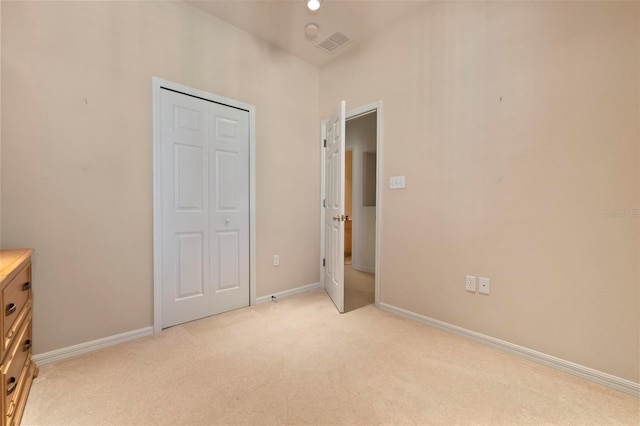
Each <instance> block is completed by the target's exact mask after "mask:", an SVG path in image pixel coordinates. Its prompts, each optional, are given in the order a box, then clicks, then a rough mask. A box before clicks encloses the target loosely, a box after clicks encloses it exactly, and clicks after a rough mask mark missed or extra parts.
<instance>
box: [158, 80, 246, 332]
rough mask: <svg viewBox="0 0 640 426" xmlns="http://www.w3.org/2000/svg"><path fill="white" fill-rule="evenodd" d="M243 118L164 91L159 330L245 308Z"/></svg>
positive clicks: (222, 107)
mask: <svg viewBox="0 0 640 426" xmlns="http://www.w3.org/2000/svg"><path fill="white" fill-rule="evenodd" d="M248 115H249V113H248V112H247V111H244V110H239V109H236V108H232V107H229V106H225V105H221V104H217V103H214V102H210V101H206V100H203V99H200V98H195V97H192V96H188V95H185V94H182V93H177V92H174V91H170V90H165V89H162V90H161V93H160V122H161V124H160V128H161V129H160V132H161V136H160V139H161V149H160V151H161V152H160V156H161V161H160V167H161V176H162V178H161V185H162V188H161V191H160V192H161V194H160V197H161V204H162V251H163V252H162V265H163V271H162V282H163V289H162V292H163V303H162V307H163V322H162V326H163V328H166V327H170V326H172V325H176V324H180V323H183V322H187V321H193V320H196V319H199V318H203V317H206V316H209V315H213V314H216V313H220V312H224V311H227V310H231V309H237V308H241V307H244V306H248V305H249V122H248Z"/></svg>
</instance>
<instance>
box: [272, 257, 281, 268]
mask: <svg viewBox="0 0 640 426" xmlns="http://www.w3.org/2000/svg"><path fill="white" fill-rule="evenodd" d="M273 266H280V255H279V254H274V255H273Z"/></svg>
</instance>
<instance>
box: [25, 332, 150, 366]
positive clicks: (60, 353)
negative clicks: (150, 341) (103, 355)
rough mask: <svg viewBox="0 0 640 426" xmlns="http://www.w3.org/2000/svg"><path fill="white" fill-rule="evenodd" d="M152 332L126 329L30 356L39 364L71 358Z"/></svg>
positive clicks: (148, 334)
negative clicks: (100, 337)
mask: <svg viewBox="0 0 640 426" xmlns="http://www.w3.org/2000/svg"><path fill="white" fill-rule="evenodd" d="M152 334H153V327H145V328H140V329H138V330H132V331H127V332H126V333H122V334H116V335H115V336H109V337H104V338H102V339H97V340H92V341H90V342H86V343H80V344H78V345H73V346H69V347H67V348H62V349H56V350H54V351H51V352H45V353H42V354H37V355H34V356H33V357H32V359H33V361H34V362H35V363H36V365H38V366H41V365H44V364H49V363H51V362H55V361H61V360H63V359H67V358H73V357H76V356H78V355H82V354H85V353H87V352H93V351H97V350H99V349H103V348H106V347H109V346H113V345H117V344H120V343H124V342H128V341H129V340H134V339H139V338H140V337H145V336H150V335H152Z"/></svg>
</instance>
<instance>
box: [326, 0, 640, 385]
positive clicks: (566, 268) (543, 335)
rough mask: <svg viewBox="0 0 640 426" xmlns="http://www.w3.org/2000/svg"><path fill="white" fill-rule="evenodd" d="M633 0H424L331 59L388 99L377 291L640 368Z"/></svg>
mask: <svg viewBox="0 0 640 426" xmlns="http://www.w3.org/2000/svg"><path fill="white" fill-rule="evenodd" d="M638 7H639V3H637V2H635V3H629V2H625V3H613V2H589V3H576V2H531V3H526V2H496V3H489V2H477V3H458V2H450V3H430V4H428V5H426V6H425V8H424V9H423V11H422V13H416V14H414V15H413V16H411V17H407V18H406V19H404V20H402V21H401V22H398V23H397V24H396V25H395V26H394V27H393V28H391V29H389V30H387V31H386V32H385V33H384V34H383V35H382V36H380V37H378V38H376V39H374V40H371V41H370V42H369V43H363V44H362V45H361V46H360V47H359V48H358V49H357V50H356V51H355V52H354V53H353V54H351V55H349V56H348V57H345V58H340V59H339V60H337V62H334V63H332V64H330V65H328V66H325V67H324V68H322V69H321V72H320V93H321V102H320V113H321V114H320V117H327V116H329V114H330V113H331V111H332V109H333V107H334V105H336V101H338V100H339V99H346V100H347V109H352V108H355V107H359V106H361V105H364V104H367V103H370V102H372V101H375V100H378V99H381V100H382V101H383V103H384V105H383V128H384V147H383V153H382V154H383V163H384V166H383V170H382V174H383V179H384V182H385V187H384V188H383V189H382V191H383V192H382V196H383V207H382V217H383V222H382V252H381V299H382V302H383V303H387V304H391V305H395V306H398V307H400V308H404V309H407V310H410V311H413V312H416V313H419V314H422V315H426V316H428V317H432V318H436V319H438V320H442V321H445V322H448V323H451V324H455V325H458V326H461V327H464V328H467V329H471V330H474V331H477V332H480V333H484V334H487V335H489V336H493V337H496V338H499V339H503V340H506V341H509V342H512V343H515V344H519V345H522V346H525V347H528V348H531V349H535V350H538V351H541V352H543V353H547V354H550V355H554V356H557V357H560V358H563V359H566V360H569V361H573V362H576V363H578V364H581V365H585V366H588V367H592V368H595V369H597V370H600V371H604V372H607V373H610V374H613V375H615V376H619V377H622V378H625V379H628V380H632V381H635V382H638V381H639V378H640V373H639V371H638V369H639V363H638V359H639V358H640V354H639V349H638V341H639V339H638V337H639V324H640V317H639V312H640V311H639V306H638V305H639V280H640V277H639V271H638V259H639V226H638V225H639V224H638V222H639V220H640V218H638V217H637V216H635V217H634V216H632V215H627V216H625V217H611V216H607V211H608V210H612V209H617V210H627V211H630V212H631V213H633V212H634V211H637V210H636V209H638V208H640V198H639V192H640V191H639V185H640V177H639V174H638V173H639V169H640V160H639V141H640V134H639V127H638V123H639V121H638V117H639V96H638V94H639V87H638V85H639V79H638V75H639V69H638V68H639V64H638V58H639V55H638V52H639V46H638V44H639V42H640V31H639V22H640V20H639V19H638V16H639V14H638ZM379 155H380V153H379ZM394 175H406V186H407V187H406V189H404V190H394V191H389V189H388V183H387V182H388V179H389V177H390V176H394ZM466 274H470V275H476V276H485V277H489V278H491V291H492V293H491V295H490V296H488V297H487V296H481V295H478V294H470V293H467V292H465V291H464V276H465V275H466Z"/></svg>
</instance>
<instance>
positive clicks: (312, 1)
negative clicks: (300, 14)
mask: <svg viewBox="0 0 640 426" xmlns="http://www.w3.org/2000/svg"><path fill="white" fill-rule="evenodd" d="M320 1H321V0H307V7H308V8H309V10H318V9H320Z"/></svg>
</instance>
